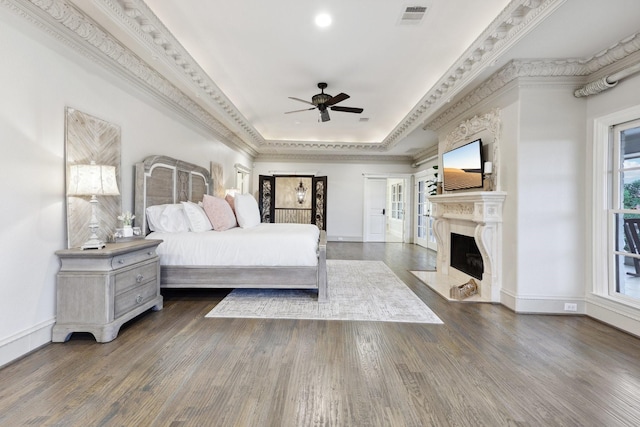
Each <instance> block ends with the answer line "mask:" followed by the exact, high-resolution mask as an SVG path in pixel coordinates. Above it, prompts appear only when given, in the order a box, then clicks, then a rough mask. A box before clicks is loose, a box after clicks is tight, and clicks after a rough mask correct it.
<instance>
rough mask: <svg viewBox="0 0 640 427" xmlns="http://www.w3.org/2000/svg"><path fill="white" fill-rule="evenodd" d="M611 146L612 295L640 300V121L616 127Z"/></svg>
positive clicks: (610, 235)
mask: <svg viewBox="0 0 640 427" xmlns="http://www.w3.org/2000/svg"><path fill="white" fill-rule="evenodd" d="M610 145H611V148H610V152H611V156H610V158H611V168H610V172H609V176H608V180H609V188H610V189H611V192H610V194H611V196H610V201H609V215H608V223H609V227H610V233H609V244H610V247H611V256H610V260H611V262H612V268H611V272H612V273H613V276H614V277H613V280H610V282H609V294H610V295H612V296H615V297H623V298H633V299H639V300H640V120H635V121H632V122H628V123H623V124H619V125H616V126H613V128H612V133H611V142H610Z"/></svg>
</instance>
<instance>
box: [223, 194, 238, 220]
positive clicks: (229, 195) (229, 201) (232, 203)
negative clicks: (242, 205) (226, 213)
mask: <svg viewBox="0 0 640 427" xmlns="http://www.w3.org/2000/svg"><path fill="white" fill-rule="evenodd" d="M224 199H225V200H226V201H227V203H229V206H231V210H233V214H234V215H235V214H236V206H235V201H234V200H233V196H232V195H231V194H227V195H226V196H224Z"/></svg>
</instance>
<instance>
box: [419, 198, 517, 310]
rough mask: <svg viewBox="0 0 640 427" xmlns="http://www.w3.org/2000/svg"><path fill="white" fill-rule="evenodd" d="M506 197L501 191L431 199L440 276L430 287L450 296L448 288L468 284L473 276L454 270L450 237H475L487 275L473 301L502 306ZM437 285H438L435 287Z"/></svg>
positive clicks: (436, 277) (485, 274)
mask: <svg viewBox="0 0 640 427" xmlns="http://www.w3.org/2000/svg"><path fill="white" fill-rule="evenodd" d="M506 196H507V194H506V193H505V192H502V191H475V192H459V193H447V194H441V195H436V196H430V197H429V201H430V202H431V204H432V217H433V218H434V224H433V231H434V234H435V237H436V240H437V242H438V261H437V266H436V268H437V272H436V274H435V275H434V276H433V277H432V279H431V280H432V281H433V282H434V283H433V284H432V283H429V284H430V285H434V286H432V287H433V288H434V289H435V288H436V287H438V289H436V290H438V291H439V292H440V293H442V294H444V296H446V297H448V296H449V288H450V287H451V286H454V285H460V284H462V283H464V282H465V281H467V280H469V278H470V276H468V275H466V274H465V273H463V272H461V271H459V270H457V269H455V268H453V267H451V265H450V245H451V233H452V232H453V233H458V234H463V235H466V236H472V237H474V239H475V242H476V244H477V245H478V249H479V250H480V254H481V255H482V262H483V267H484V272H483V274H482V280H481V281H480V293H479V295H478V296H477V297H475V298H474V300H477V301H485V302H500V289H501V287H502V285H501V284H502V277H501V275H502V207H503V204H504V200H505V199H506ZM435 282H437V283H435Z"/></svg>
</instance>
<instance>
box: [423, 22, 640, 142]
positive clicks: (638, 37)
mask: <svg viewBox="0 0 640 427" xmlns="http://www.w3.org/2000/svg"><path fill="white" fill-rule="evenodd" d="M637 52H640V33H636V34H633V35H632V36H630V37H627V38H626V39H624V40H621V41H620V42H618V43H616V44H615V45H614V46H611V47H610V48H608V49H606V50H604V51H602V52H600V53H598V54H596V55H594V56H591V57H589V58H586V59H567V60H552V59H540V60H526V61H525V60H512V61H510V62H509V63H507V64H506V65H505V66H504V67H502V68H501V69H500V70H498V71H496V72H495V73H494V74H492V75H491V76H490V77H489V78H488V79H487V80H485V81H484V82H483V83H482V84H480V86H478V87H477V88H476V89H474V90H473V91H471V92H470V93H469V94H468V95H466V96H465V97H464V98H462V99H461V100H460V101H458V102H457V103H455V104H454V105H452V106H451V107H450V108H448V109H447V110H446V111H444V112H443V113H442V114H440V115H438V116H437V117H434V118H433V119H432V120H430V121H429V122H427V123H425V125H424V126H423V129H431V130H437V129H440V128H441V127H443V126H444V125H446V124H447V123H449V122H450V121H451V120H453V119H454V118H456V117H458V116H460V115H461V114H463V113H464V112H465V111H468V110H469V109H470V108H472V107H473V106H475V105H478V104H479V103H480V102H482V101H484V100H485V99H487V98H488V97H490V96H492V95H494V94H495V93H496V92H497V91H498V90H500V89H502V88H503V87H505V86H507V85H508V84H509V83H511V82H512V81H514V80H516V79H518V78H525V77H587V76H590V75H591V74H593V73H596V72H598V71H600V70H602V69H604V68H605V67H608V66H611V65H613V64H621V66H622V65H624V64H623V62H624V61H623V60H624V59H625V58H628V57H629V56H631V55H633V54H636V53H637Z"/></svg>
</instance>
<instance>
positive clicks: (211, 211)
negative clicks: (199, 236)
mask: <svg viewBox="0 0 640 427" xmlns="http://www.w3.org/2000/svg"><path fill="white" fill-rule="evenodd" d="M202 204H203V205H204V212H205V213H206V214H207V217H208V218H209V221H210V222H211V226H212V227H213V229H214V230H216V231H224V230H228V229H230V228H233V227H236V226H237V222H236V216H235V215H234V214H233V210H232V209H231V206H229V203H227V201H226V200H224V199H221V198H220V197H215V196H209V195H207V194H205V195H204V198H203V199H202Z"/></svg>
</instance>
